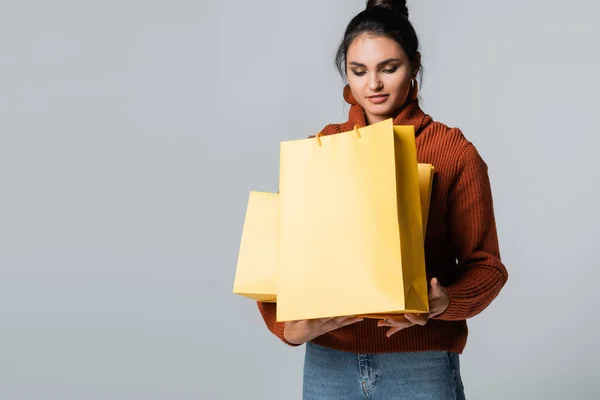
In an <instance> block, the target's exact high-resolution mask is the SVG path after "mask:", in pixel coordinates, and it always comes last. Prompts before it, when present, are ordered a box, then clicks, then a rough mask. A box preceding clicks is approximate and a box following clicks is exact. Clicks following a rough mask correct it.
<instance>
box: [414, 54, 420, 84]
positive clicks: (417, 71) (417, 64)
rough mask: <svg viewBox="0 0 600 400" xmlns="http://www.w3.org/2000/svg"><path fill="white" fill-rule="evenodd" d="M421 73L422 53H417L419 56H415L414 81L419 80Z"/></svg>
mask: <svg viewBox="0 0 600 400" xmlns="http://www.w3.org/2000/svg"><path fill="white" fill-rule="evenodd" d="M419 71H421V53H419V52H418V51H417V54H416V55H415V60H414V61H413V63H412V78H413V79H416V78H417V75H418V74H419Z"/></svg>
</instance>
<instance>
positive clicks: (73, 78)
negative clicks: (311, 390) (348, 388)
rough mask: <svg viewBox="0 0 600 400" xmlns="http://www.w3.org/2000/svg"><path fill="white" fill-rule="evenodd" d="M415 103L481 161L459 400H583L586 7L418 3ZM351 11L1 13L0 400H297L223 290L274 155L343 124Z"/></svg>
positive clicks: (91, 8)
mask: <svg viewBox="0 0 600 400" xmlns="http://www.w3.org/2000/svg"><path fill="white" fill-rule="evenodd" d="M409 6H410V12H411V19H412V21H413V22H414V24H415V26H416V29H417V31H418V34H419V36H420V38H421V41H422V48H421V50H422V53H423V62H424V66H425V76H424V81H423V87H422V90H421V94H422V98H423V101H422V106H423V108H424V110H425V111H426V112H428V113H430V114H431V115H432V116H433V117H434V118H435V119H437V120H439V121H442V122H445V123H447V124H449V125H451V126H458V127H460V128H462V130H463V132H464V133H465V135H467V137H468V138H469V139H471V140H472V141H473V142H474V143H475V145H476V146H477V148H478V149H479V151H480V153H481V154H482V155H483V157H484V159H485V160H486V161H487V163H488V165H489V168H490V175H491V179H492V188H493V193H494V200H495V206H496V216H497V221H498V229H499V237H500V243H501V248H502V256H503V260H504V261H505V263H506V266H507V268H508V270H509V272H510V279H509V282H508V285H507V286H506V287H505V289H504V290H503V291H502V293H501V295H500V297H499V298H498V299H497V300H496V301H495V302H494V303H493V304H492V306H491V307H490V308H488V309H487V310H486V311H485V312H484V313H483V314H481V315H480V316H478V317H476V318H474V319H473V320H472V321H471V322H470V339H469V343H468V345H467V348H466V351H465V353H464V356H463V358H462V368H463V378H464V382H465V386H466V391H467V395H468V398H470V399H485V400H494V399H498V400H500V399H502V400H503V399H598V398H600V382H599V381H598V376H599V375H600V350H599V347H600V346H599V344H598V338H599V335H600V321H599V318H598V310H597V306H598V304H599V302H600V296H599V294H598V288H599V287H600V268H599V267H600V262H599V261H598V251H597V249H598V247H599V246H598V243H597V241H598V238H599V236H600V235H599V234H600V217H599V216H598V211H597V205H598V204H599V203H600V190H599V189H598V183H599V182H600V168H599V167H598V160H599V157H598V151H599V146H600V139H599V134H598V128H597V126H598V125H597V115H598V106H599V103H598V100H597V99H598V92H599V90H600V79H599V75H598V71H599V67H600V54H599V52H598V46H597V38H598V37H600V27H599V26H598V24H597V15H598V13H599V12H600V7H599V6H598V5H597V3H595V2H591V1H586V0H573V1H571V2H568V3H567V2H565V1H548V0H512V1H503V2H499V1H495V2H490V1H481V0H454V1H451V2H449V1H441V0H437V1H436V0H413V1H409ZM363 8H364V2H363V1H362V0H352V1H349V0H327V1H323V0H305V1H294V2H292V1H275V0H260V1H243V0H231V1H224V2H217V1H181V0H172V1H169V2H167V1H160V2H159V1H141V0H137V1H134V0H120V1H115V0H107V1H103V2H87V1H85V2H84V1H74V0H73V1H67V0H55V1H52V2H49V1H39V0H38V1H16V0H2V1H0V49H1V53H0V71H1V73H0V185H1V186H0V187H1V191H0V398H2V399H10V400H12V399H27V400H30V399H61V400H69V399H78V400H79V399H86V400H88V399H89V400H95V399H263V400H266V399H299V398H300V397H301V395H300V390H301V374H302V362H303V348H297V349H291V348H287V347H285V346H284V345H283V344H281V343H280V342H279V341H278V340H277V339H275V338H274V337H273V336H271V334H270V333H269V332H268V331H267V330H266V328H265V327H264V325H263V322H262V320H261V318H260V316H259V314H258V311H257V309H256V306H255V304H254V303H253V302H252V301H250V300H248V299H245V298H241V297H236V296H234V295H233V294H231V290H232V285H233V277H234V273H235V265H236V261H237V251H238V246H239V240H240V235H241V228H242V224H243V217H244V213H245V207H246V202H247V196H248V192H249V191H250V190H251V189H254V190H265V191H276V190H277V177H278V162H279V154H278V149H279V142H280V141H282V140H288V139H297V138H304V137H306V136H307V135H309V134H314V133H316V132H318V131H319V130H320V129H321V128H322V127H323V126H324V125H325V124H326V123H331V122H341V121H343V120H345V118H346V115H347V114H346V113H347V107H346V105H345V103H344V102H343V100H342V97H341V89H342V87H343V82H342V80H341V78H340V77H339V76H338V75H337V73H336V71H335V70H334V68H333V56H334V52H335V49H336V46H337V44H338V43H339V41H340V40H341V37H342V34H343V31H344V29H345V26H346V24H347V23H348V22H349V20H350V18H351V17H352V16H354V15H355V14H356V13H357V12H359V11H360V10H362V9H363Z"/></svg>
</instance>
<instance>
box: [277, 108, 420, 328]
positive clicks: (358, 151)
mask: <svg viewBox="0 0 600 400" xmlns="http://www.w3.org/2000/svg"><path fill="white" fill-rule="evenodd" d="M279 189H280V190H279V191H280V194H279V200H280V201H279V257H278V261H279V262H278V265H279V270H278V280H277V320H278V321H289V320H300V319H311V318H323V317H334V316H345V315H368V314H394V313H404V312H414V313H426V312H428V311H429V304H428V298H427V282H426V274H425V257H424V249H423V224H422V218H423V214H422V212H421V203H420V194H419V178H418V167H417V156H416V148H415V136H414V128H413V127H412V126H393V121H392V120H391V119H388V120H386V121H382V122H379V123H377V124H373V125H370V126H368V127H365V128H360V129H358V130H355V131H350V132H344V133H340V134H336V135H331V136H325V137H322V138H319V137H317V138H314V139H304V140H297V141H288V142H283V143H282V144H281V159H280V186H279Z"/></svg>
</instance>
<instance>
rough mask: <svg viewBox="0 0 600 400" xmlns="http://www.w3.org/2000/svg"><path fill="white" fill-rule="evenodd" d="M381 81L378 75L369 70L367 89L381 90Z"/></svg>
mask: <svg viewBox="0 0 600 400" xmlns="http://www.w3.org/2000/svg"><path fill="white" fill-rule="evenodd" d="M382 86H383V85H382V83H381V81H380V80H379V75H378V74H377V73H376V72H371V73H370V74H369V89H371V90H372V91H377V90H381V88H382Z"/></svg>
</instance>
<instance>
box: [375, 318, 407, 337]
mask: <svg viewBox="0 0 600 400" xmlns="http://www.w3.org/2000/svg"><path fill="white" fill-rule="evenodd" d="M413 325H414V323H413V322H411V321H409V320H408V319H406V318H404V317H398V318H387V319H384V320H381V321H378V322H377V326H378V327H380V328H382V327H391V328H392V329H390V330H388V331H387V333H386V334H385V335H386V336H387V337H390V336H392V335H393V334H395V333H397V332H400V331H401V330H402V329H406V328H410V327H411V326H413Z"/></svg>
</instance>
